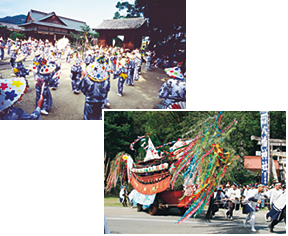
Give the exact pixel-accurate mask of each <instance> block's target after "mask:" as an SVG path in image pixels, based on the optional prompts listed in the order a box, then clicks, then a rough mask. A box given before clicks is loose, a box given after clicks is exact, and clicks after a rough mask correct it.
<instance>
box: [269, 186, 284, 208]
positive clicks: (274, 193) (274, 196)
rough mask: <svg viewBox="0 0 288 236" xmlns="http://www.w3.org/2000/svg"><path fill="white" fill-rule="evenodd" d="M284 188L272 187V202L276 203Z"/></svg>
mask: <svg viewBox="0 0 288 236" xmlns="http://www.w3.org/2000/svg"><path fill="white" fill-rule="evenodd" d="M282 193H283V192H282V190H281V189H278V190H276V188H273V189H271V195H270V203H271V204H272V203H274V202H275V201H276V200H277V199H278V198H279V197H280V195H281V194H282Z"/></svg>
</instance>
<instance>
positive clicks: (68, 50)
mask: <svg viewBox="0 0 288 236" xmlns="http://www.w3.org/2000/svg"><path fill="white" fill-rule="evenodd" d="M71 54H72V50H71V47H70V43H68V45H67V47H66V63H70V61H71Z"/></svg>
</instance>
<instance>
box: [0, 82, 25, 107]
mask: <svg viewBox="0 0 288 236" xmlns="http://www.w3.org/2000/svg"><path fill="white" fill-rule="evenodd" d="M25 88H26V81H25V79H24V78H13V79H1V80H0V111H3V110H4V109H6V108H8V107H10V106H11V105H13V104H14V103H15V102H17V100H18V99H19V98H20V97H21V95H22V94H23V93H24V91H25Z"/></svg>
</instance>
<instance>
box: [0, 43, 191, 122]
mask: <svg viewBox="0 0 288 236" xmlns="http://www.w3.org/2000/svg"><path fill="white" fill-rule="evenodd" d="M5 48H6V49H7V55H9V57H10V65H11V76H12V77H16V78H14V79H13V78H12V79H11V78H2V79H1V80H0V89H1V90H0V92H1V93H0V94H2V95H1V96H0V102H1V104H0V119H40V117H41V114H42V115H49V109H50V106H52V105H53V100H52V96H51V92H50V88H51V89H52V90H57V88H58V86H59V79H60V75H61V63H60V59H61V57H62V56H64V55H65V62H66V63H68V64H69V65H71V74H70V78H71V90H72V92H73V93H74V94H79V93H80V92H82V93H83V94H84V95H85V104H84V115H83V118H84V119H85V120H101V119H102V110H103V109H104V107H109V106H110V103H109V98H108V93H109V91H110V79H118V83H117V90H118V92H117V95H118V96H119V97H122V96H123V94H124V84H126V85H127V86H134V85H136V83H135V82H136V81H138V80H139V74H141V65H142V63H145V70H146V71H151V70H152V65H154V66H155V67H159V68H163V69H165V72H166V73H167V75H169V76H170V77H171V79H169V80H167V81H166V82H165V83H164V84H163V85H162V86H161V88H160V89H159V92H158V97H159V98H160V99H163V101H162V102H163V103H162V105H163V108H177V109H181V108H186V79H185V74H186V73H183V72H185V66H186V65H184V66H183V65H182V61H177V60H176V58H179V57H177V55H179V53H181V52H178V54H177V52H175V54H174V55H173V62H172V63H171V65H173V67H172V68H167V66H168V65H169V66H170V64H169V63H166V62H165V61H166V60H167V56H166V55H164V56H162V57H160V58H156V53H155V52H151V51H149V50H147V49H142V50H141V49H134V50H129V49H124V48H120V47H111V46H110V47H102V46H100V47H99V46H98V45H96V46H87V47H86V48H85V51H84V53H83V54H82V53H81V52H80V47H78V48H77V49H75V47H72V45H70V42H69V40H68V39H66V38H62V39H60V40H58V41H55V43H54V44H53V43H52V42H49V40H48V39H46V40H45V41H42V40H41V39H40V40H39V41H38V40H37V39H34V40H31V38H29V39H28V40H27V41H26V40H19V39H18V38H16V40H15V41H13V40H11V39H9V38H8V39H7V41H6V42H5V41H4V40H3V39H2V38H0V59H2V60H3V59H4V54H5V51H4V49H5ZM30 55H33V56H34V59H33V64H32V65H31V68H25V66H24V64H23V62H24V61H25V59H26V58H27V57H28V56H30ZM31 71H32V72H33V74H34V80H35V81H36V88H35V90H36V96H35V103H36V109H35V111H34V112H33V113H32V114H31V115H29V114H27V113H25V112H24V111H23V110H21V109H20V108H15V107H14V104H15V102H17V101H18V100H19V98H20V97H21V98H22V94H23V93H26V92H27V89H29V88H30V86H29V82H28V80H27V78H26V77H27V76H28V75H29V74H30V72H31ZM15 84H16V85H17V86H19V85H25V86H21V89H19V87H17V86H16V85H15ZM6 87H7V88H6ZM8 88H9V89H8ZM41 97H43V103H42V104H39V105H41V106H40V107H39V106H38V101H39V99H40V98H41ZM177 103H181V105H178V104H177ZM4 104H5V105H4Z"/></svg>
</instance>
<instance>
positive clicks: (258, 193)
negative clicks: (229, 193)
mask: <svg viewBox="0 0 288 236" xmlns="http://www.w3.org/2000/svg"><path fill="white" fill-rule="evenodd" d="M263 191H264V185H263V184H259V185H258V189H253V190H250V191H249V192H248V194H247V196H246V197H245V199H244V201H243V214H247V217H246V219H245V220H244V221H243V224H244V227H246V223H247V222H248V221H249V220H250V225H251V231H252V232H256V231H257V230H256V229H255V227H254V226H255V219H256V216H255V211H256V206H257V203H258V204H261V197H262V193H263Z"/></svg>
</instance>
